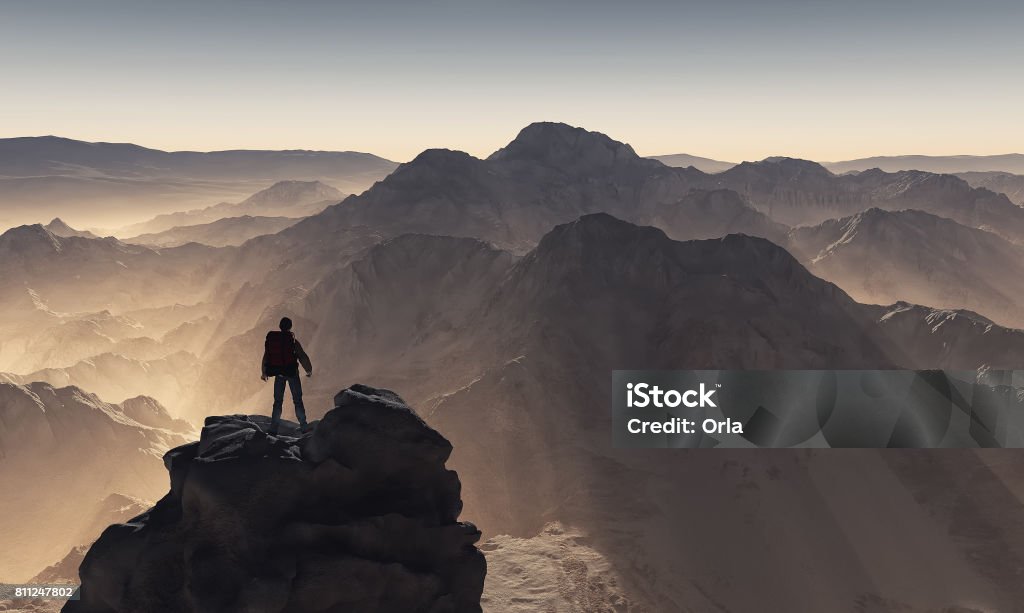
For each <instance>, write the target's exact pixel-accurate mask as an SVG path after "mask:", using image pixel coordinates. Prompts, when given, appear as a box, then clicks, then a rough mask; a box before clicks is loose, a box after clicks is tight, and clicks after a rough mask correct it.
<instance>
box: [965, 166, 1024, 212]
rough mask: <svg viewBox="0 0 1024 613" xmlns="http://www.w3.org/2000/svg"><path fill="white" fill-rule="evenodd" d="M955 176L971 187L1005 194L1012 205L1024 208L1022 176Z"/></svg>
mask: <svg viewBox="0 0 1024 613" xmlns="http://www.w3.org/2000/svg"><path fill="white" fill-rule="evenodd" d="M956 176H958V177H960V178H961V179H963V180H964V181H967V182H968V183H969V184H970V185H971V186H972V187H984V188H986V189H990V190H992V191H994V192H999V193H1002V194H1006V197H1007V198H1009V199H1010V200H1012V201H1013V202H1014V204H1017V205H1020V206H1024V174H1018V175H1015V174H1011V173H1008V172H958V173H957V174H956Z"/></svg>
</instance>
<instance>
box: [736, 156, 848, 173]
mask: <svg viewBox="0 0 1024 613" xmlns="http://www.w3.org/2000/svg"><path fill="white" fill-rule="evenodd" d="M751 164H753V165H756V166H762V167H763V166H768V165H771V166H774V167H776V168H778V169H780V170H783V171H786V172H787V173H806V174H812V175H823V176H831V175H832V173H831V172H830V171H829V170H828V169H827V168H825V167H824V166H822V165H821V164H819V163H817V162H812V161H810V160H803V159H800V158H791V157H785V156H771V157H766V158H765V159H763V160H761V161H760V162H751Z"/></svg>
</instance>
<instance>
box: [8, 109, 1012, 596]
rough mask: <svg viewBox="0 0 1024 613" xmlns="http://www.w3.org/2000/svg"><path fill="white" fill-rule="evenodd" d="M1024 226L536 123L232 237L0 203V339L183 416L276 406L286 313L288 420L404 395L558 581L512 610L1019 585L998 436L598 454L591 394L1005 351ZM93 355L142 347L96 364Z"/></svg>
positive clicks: (893, 183)
mask: <svg viewBox="0 0 1024 613" xmlns="http://www.w3.org/2000/svg"><path fill="white" fill-rule="evenodd" d="M1022 238H1024V209H1021V208H1020V207H1017V206H1016V205H1014V204H1013V203H1012V202H1010V201H1009V200H1008V199H1007V198H1006V197H1005V196H1003V195H1001V194H997V193H994V192H991V191H989V190H987V189H982V188H976V187H972V186H971V185H969V184H968V183H967V182H966V181H964V180H963V179H960V178H957V177H953V176H949V175H936V174H932V173H928V172H920V171H907V172H896V173H889V172H884V171H881V170H878V171H866V172H861V173H859V174H856V175H842V176H840V175H836V174H834V173H832V172H831V171H829V170H828V169H826V168H825V167H823V166H822V165H820V164H816V163H814V162H808V161H805V160H794V159H789V158H770V159H767V160H763V161H761V162H752V163H744V164H739V165H737V166H735V167H733V168H730V169H728V170H725V171H722V172H720V173H717V174H708V173H705V172H702V171H701V170H699V169H696V168H671V167H668V166H665V165H664V164H661V163H660V162H658V161H656V160H650V159H644V158H641V157H639V156H637V155H636V154H635V152H634V151H633V150H632V148H631V147H629V146H628V145H626V144H624V143H620V142H617V141H614V140H612V139H610V138H608V137H607V136H605V135H602V134H599V133H595V132H588V131H586V130H582V129H579V128H573V127H570V126H565V125H562V124H551V123H540V124H533V125H530V126H528V127H526V128H525V129H524V130H523V131H522V132H521V133H520V134H519V135H518V136H517V137H516V139H515V140H513V141H512V142H510V143H509V144H508V145H507V146H506V147H503V148H501V149H500V150H498V151H497V152H495V153H494V154H493V155H491V156H489V157H488V158H486V159H478V158H475V157H473V156H470V155H468V154H465V153H461V152H455V151H449V150H428V151H425V152H424V153H422V154H421V155H419V156H417V157H416V158H415V159H413V160H412V161H410V162H408V163H406V164H402V165H401V166H399V167H398V168H397V169H395V171H394V172H393V173H391V174H390V175H389V176H387V177H386V178H384V179H383V180H381V181H379V182H378V183H376V184H375V185H373V186H372V187H371V188H369V189H367V190H366V191H365V192H363V193H360V194H356V195H352V196H349V197H347V198H345V199H344V200H342V201H340V202H338V203H335V204H332V205H331V206H328V207H327V208H326V209H324V210H323V211H322V212H319V213H316V214H313V215H311V216H309V217H306V218H305V219H302V220H301V221H298V222H297V223H295V224H294V225H291V226H290V227H288V228H286V229H284V230H281V231H280V232H277V233H274V234H266V235H262V236H257V237H255V238H252V239H250V240H248V241H246V242H245V243H244V244H242V245H240V246H237V247H234V246H230V247H219V248H217V247H207V246H201V245H185V246H182V247H176V248H166V249H163V248H160V249H154V248H148V247H144V246H139V245H132V244H129V243H127V242H122V241H119V240H117V239H115V238H111V237H108V238H102V239H97V238H83V237H77V236H71V237H64V236H60V235H58V234H57V233H55V232H54V231H51V230H48V229H46V228H44V227H42V226H41V225H34V226H32V225H30V226H22V227H19V228H14V229H12V230H9V231H8V232H6V233H4V234H3V235H0V256H7V257H2V258H0V272H3V273H4V275H5V278H7V279H10V280H11V281H10V282H9V283H7V284H5V286H4V287H3V288H0V305H2V306H3V307H4V312H5V313H6V314H7V316H6V320H7V321H6V322H4V325H5V326H7V327H6V328H5V329H4V330H2V331H3V334H4V336H2V337H0V338H3V339H4V340H3V341H2V342H0V355H2V356H6V358H7V359H8V362H7V364H8V366H7V367H5V369H7V370H12V369H14V368H13V367H14V366H21V367H23V368H22V369H21V370H18V372H17V373H16V374H15V375H9V376H8V380H9V381H14V382H18V383H24V384H25V385H20V386H15V385H13V384H12V385H11V386H10V389H11V390H12V391H11V392H9V393H11V394H14V395H17V394H26V393H27V392H24V391H22V390H29V391H31V390H33V389H34V388H33V387H32V386H33V385H36V386H44V385H45V384H42V383H30V382H29V381H28V379H31V378H33V377H44V376H45V377H46V378H48V379H49V380H51V381H55V382H56V381H58V378H57V377H62V378H61V379H59V380H60V381H62V382H64V383H66V382H78V383H80V384H82V385H86V386H87V387H96V388H100V389H103V390H104V393H105V394H107V395H110V396H111V397H112V398H113V397H116V398H118V399H122V396H123V399H124V402H123V403H122V404H121V405H120V406H121V409H116V408H114V405H105V404H104V405H103V406H102V407H100V410H101V411H102V412H103V413H104V414H106V415H111V414H115V413H118V411H119V412H120V413H121V414H124V415H125V419H130V420H131V421H132V422H133V423H135V424H139V426H140V427H141V426H144V424H143V422H146V423H147V424H152V423H165V421H164V420H163V419H162V418H159V417H158V418H157V420H158V421H156V422H153V421H146V420H147V419H149V418H147V417H145V416H146V415H150V412H147V411H144V410H143V409H144V408H145V403H143V402H140V401H133V400H132V399H131V398H129V396H134V395H136V394H138V393H139V391H140V390H138V389H136V388H134V387H131V386H128V385H125V384H124V382H125V381H127V380H135V382H133V384H132V385H140V386H152V387H153V388H154V389H156V390H157V391H158V392H159V393H160V394H162V395H165V396H173V397H174V399H173V400H174V401H175V402H176V404H175V406H174V416H175V417H185V418H187V419H189V420H190V421H192V422H193V423H197V422H198V421H199V420H201V419H202V418H203V417H205V416H207V415H209V414H211V413H217V414H223V413H235V412H241V413H252V412H261V411H262V412H266V411H267V409H268V406H267V405H268V395H269V389H268V387H267V384H266V383H263V382H262V381H260V378H259V377H258V374H259V373H258V366H257V364H258V359H259V355H260V354H261V351H262V346H263V339H264V336H265V334H266V331H267V330H269V329H273V328H274V327H276V324H277V321H278V319H279V318H280V317H281V316H284V315H288V316H290V317H292V318H293V320H294V321H295V331H296V333H297V335H298V337H299V339H300V340H301V341H302V343H303V345H304V347H305V348H306V350H307V351H308V352H309V353H310V355H311V356H312V358H313V361H314V364H315V375H314V376H313V378H311V379H304V380H303V385H304V386H305V388H306V406H307V410H308V411H309V413H310V415H311V417H319V416H321V415H323V413H324V412H325V411H326V410H327V409H329V408H330V407H332V406H334V404H333V402H332V397H333V394H334V392H336V391H337V389H338V388H339V385H344V384H347V383H350V382H354V381H363V382H366V383H367V384H371V385H373V386H375V387H380V388H388V389H394V390H399V391H400V392H401V394H402V396H403V398H405V399H406V400H408V401H409V404H410V405H412V406H417V407H420V408H421V409H422V410H423V412H424V416H425V418H426V419H427V421H428V422H429V423H430V424H431V426H433V427H434V428H436V429H437V430H438V431H440V432H441V433H443V435H444V436H445V437H447V438H448V439H450V440H451V442H452V445H453V448H454V451H453V454H452V457H451V461H450V467H451V468H453V469H455V470H457V471H458V473H459V476H460V479H461V481H462V486H463V491H462V498H463V500H464V502H465V505H466V513H465V514H466V516H467V517H471V518H473V519H474V521H478V522H479V526H480V527H481V529H482V530H483V532H484V534H485V537H487V538H488V539H489V540H488V541H487V542H484V543H483V544H482V545H481V549H482V550H484V551H485V552H486V553H488V555H493V556H494V559H495V560H496V561H497V564H496V566H495V568H503V569H507V570H508V569H515V568H525V567H526V566H524V564H527V561H528V563H529V568H530V572H531V573H536V576H538V577H545V578H552V579H551V580H550V585H555V586H557V585H558V582H559V581H569V583H568V584H565V585H563V587H564V588H565V589H564V590H563V591H560V588H557V587H556V588H552V590H550V591H544V590H538V591H534V592H524V593H522V594H519V595H517V598H523V599H526V600H523V601H521V602H520V604H521V605H522V606H524V607H529V606H533V607H534V610H543V607H549V608H552V607H553V608H555V609H556V610H557V609H558V607H565V606H568V605H566V604H565V603H566V600H565V599H566V598H568V597H569V596H566V595H565V594H575V595H576V596H573V598H576V597H578V596H579V594H583V593H586V594H589V596H588V598H592V599H593V600H591V601H588V603H589V604H588V606H589V607H591V610H603V609H604V610H615V608H616V607H618V609H619V610H622V609H625V610H631V609H635V610H685V609H687V608H689V609H691V610H733V611H755V610H763V606H764V603H766V602H769V603H772V606H773V607H774V608H777V609H778V610H793V611H797V610H815V611H826V610H858V608H859V609H860V610H864V611H886V610H888V611H896V610H899V611H907V612H920V611H929V610H941V609H942V608H948V607H951V606H962V607H968V606H973V607H975V608H977V607H979V606H980V607H987V608H988V609H991V610H1012V607H1014V606H1016V605H1015V603H1019V602H1021V601H1024V591H1022V590H1021V587H1020V582H1019V580H1018V577H1017V574H1016V568H1017V564H1016V561H1017V560H1018V559H1019V558H1020V557H1022V556H1024V527H1022V526H1021V525H1018V523H1019V522H1017V521H1016V520H1015V518H1016V517H1019V514H1020V511H1021V510H1022V509H1021V503H1020V502H1019V501H1020V500H1021V497H1022V496H1024V478H1021V476H1020V475H1019V474H1018V473H1019V471H1015V470H1014V469H1013V463H1012V462H1007V461H1006V457H1007V456H1006V455H1005V454H1004V455H998V454H996V453H993V452H989V451H987V450H943V451H942V452H938V451H929V450H904V451H900V450H889V451H888V452H887V453H878V452H875V451H869V450H865V451H851V452H849V453H846V454H842V453H819V452H814V451H811V450H803V449H800V450H797V449H794V450H772V451H768V450H761V451H757V452H752V451H749V450H718V451H716V452H714V453H712V454H706V453H705V454H703V455H702V454H701V453H699V452H688V451H684V450H651V451H642V450H618V449H614V448H612V447H611V446H610V443H609V428H610V414H609V413H608V411H607V399H608V394H609V387H608V386H609V383H610V378H609V373H610V371H611V370H613V369H623V368H645V369H659V368H660V369H677V368H688V369H708V368H724V369H779V368H806V369H834V368H844V369H846V368H868V369H877V368H915V369H927V368H945V369H959V370H968V371H974V370H978V369H981V370H984V369H989V368H995V369H998V368H1015V369H1019V368H1020V367H1021V362H1022V361H1024V332H1022V331H1021V330H1018V329H1015V328H1013V327H1011V326H1012V325H1019V324H1017V323H1016V322H1018V321H1020V317H1021V313H1020V311H1019V310H1018V309H1017V308H1016V306H1015V304H1016V301H1018V297H1019V296H1021V289H1022V288H1021V286H1020V282H1019V281H1018V279H1019V278H1020V277H1021V275H1020V274H1019V273H1020V272H1021V271H1020V266H1021V264H1020V262H1021V258H1020V254H1021V249H1022V247H1021V246H1020V243H1021V239H1022ZM868 302H870V303H874V304H869V303H868ZM917 303H920V304H917ZM139 339H148V340H139ZM129 341H131V344H130V345H129ZM123 347H131V349H130V350H129V349H127V348H125V349H122V348H123ZM27 348H31V351H28V352H27V353H26V349H27ZM130 351H137V352H139V354H138V355H136V357H131V358H129V357H128V356H125V355H123V353H130ZM144 351H146V352H151V353H148V354H147V355H146V356H142V355H141V354H142V352H144ZM163 351H169V352H170V353H165V354H163V355H159V352H163ZM178 351H183V352H186V353H187V354H188V355H187V356H178V354H177V353H175V352H178ZM23 354H24V355H29V356H32V361H33V362H34V363H33V364H31V366H30V365H28V364H19V363H18V362H17V358H16V356H18V355H23ZM110 356H120V357H110ZM174 356H178V357H174ZM178 359H180V360H181V361H180V362H174V363H173V364H172V363H171V362H172V360H178ZM104 360H111V361H112V363H113V362H116V363H118V364H122V363H126V362H125V361H128V362H131V361H132V360H134V362H132V363H133V364H134V363H137V364H138V365H139V366H138V369H137V370H135V369H128V368H126V367H122V366H117V367H113V366H111V367H110V370H111V373H110V375H109V376H110V379H111V380H110V381H104V380H103V372H102V369H97V370H96V371H95V372H96V373H97V375H98V377H97V378H95V379H89V378H87V375H90V374H91V371H89V370H88V368H87V364H88V363H92V364H94V365H95V364H100V363H103V361H104ZM161 360H162V361H163V363H168V364H171V365H170V367H168V368H165V369H163V370H161V369H160V368H156V367H155V366H152V365H150V362H153V361H157V362H159V361H161ZM47 364H51V365H52V366H51V368H50V369H49V370H47V371H46V373H43V374H38V373H41V372H42V371H41V370H40V369H37V368H36V366H45V365H47ZM56 364H59V366H57V365H56ZM147 370H148V371H149V372H151V373H153V376H154V377H156V376H163V375H165V374H166V375H167V376H168V377H170V378H171V379H169V381H170V382H171V383H172V384H173V385H171V384H169V385H168V386H166V387H159V386H158V384H156V383H153V382H151V381H150V380H147V379H146V378H145V376H144V375H142V374H137V373H142V372H144V371H147ZM22 377H27V378H26V379H22ZM175 377H177V378H176V379H175ZM118 386H119V387H118ZM47 387H48V386H47ZM68 389H71V388H68ZM33 393H35V392H33ZM149 395H154V394H149ZM101 398H103V400H102V401H101V400H99V399H98V398H97V399H95V403H101V404H102V403H103V401H108V402H109V400H110V399H109V398H106V397H103V396H102V395H101ZM158 399H159V398H158ZM26 402H27V401H26ZM90 403H92V404H95V403H93V401H91V400H90V402H86V403H84V405H83V406H85V407H87V408H88V410H89V411H93V412H95V411H96V410H97V409H95V408H93V407H92V404H90ZM171 403H172V401H170V400H169V401H168V402H167V403H161V404H171ZM134 404H139V405H140V406H134ZM129 405H132V408H131V409H127V408H125V407H128V406H129ZM26 406H27V405H26ZM75 406H79V405H75ZM80 408H81V407H80ZM76 410H77V409H76ZM132 411H134V413H132V414H134V415H135V417H129V413H131V412H132ZM118 419H120V418H118ZM132 427H136V426H132ZM145 427H149V428H153V427H154V426H152V425H149V426H145ZM979 427H980V428H984V425H983V424H979ZM146 432H149V430H146ZM130 436H137V435H136V434H132V435H130ZM27 440H31V439H27ZM706 442H707V444H708V445H714V444H715V441H712V440H708V441H706ZM4 444H5V445H9V446H10V449H13V448H15V447H17V446H18V445H20V444H21V443H20V441H19V439H17V438H11V439H9V440H8V439H5V440H4ZM76 444H78V445H85V443H84V442H78V443H76ZM5 449H8V447H5ZM19 453H27V452H25V451H19ZM129 455H130V454H129ZM61 470H66V471H68V472H69V473H72V472H73V469H72V468H68V467H62V468H61ZM3 472H4V471H3V470H0V473H3ZM91 483H92V482H91ZM92 484H93V485H94V486H95V487H96V488H97V491H99V490H103V486H101V485H99V484H95V483H92ZM950 484H953V486H952V487H951V486H950ZM159 485H160V490H161V491H163V490H164V489H165V483H164V482H163V481H161V482H160V484H159ZM113 491H116V490H111V489H110V488H107V489H106V490H103V492H104V493H112V492H113ZM125 493H128V494H131V495H136V496H139V497H149V498H151V495H150V494H146V493H145V492H143V493H137V492H136V493H133V492H125ZM143 494H146V495H145V496H143ZM99 498H100V497H99V496H97V499H99ZM560 526H561V527H560ZM534 539H536V540H534ZM75 544H78V543H75V542H70V541H69V542H65V543H62V544H61V547H54V548H53V549H52V551H50V553H51V554H52V555H51V556H50V558H49V559H46V560H35V561H38V562H40V563H39V564H38V565H37V566H36V568H33V569H32V571H33V572H36V571H37V570H39V569H42V568H43V567H45V566H46V565H48V564H52V563H54V562H56V561H58V560H59V559H60V557H61V556H63V555H65V554H67V550H68V548H69V547H70V546H72V545H75ZM546 551H557V552H558V554H557V556H556V557H553V558H544V556H542V555H541V554H539V553H537V552H546ZM529 552H533V553H532V554H530V553H529ZM541 558H544V559H541ZM572 560H587V561H588V564H591V565H593V566H592V567H593V568H595V569H597V570H595V574H594V575H593V578H595V581H597V580H598V579H599V580H600V582H601V585H598V584H597V583H588V579H587V578H586V577H582V578H581V577H580V576H579V573H576V572H575V571H573V572H571V573H570V572H569V571H568V570H566V569H567V567H566V566H565V565H566V564H574V562H571V561H572ZM821 560H829V563H828V564H821V563H820V561H821ZM574 568H575V567H574ZM509 572H514V571H512V570H509ZM31 574H32V573H26V575H27V576H30V575H31ZM570 574H571V575H572V576H573V577H574V578H573V579H572V580H571V581H570V580H569V579H568V578H567V575H570ZM558 578H561V579H558ZM545 581H547V579H545ZM516 582H517V579H516V578H515V577H511V576H506V577H501V578H500V579H499V580H498V582H497V583H496V584H495V585H496V586H500V587H498V588H495V591H494V592H492V597H493V598H494V599H495V602H498V601H501V602H511V599H510V597H509V595H508V593H507V590H508V589H512V588H511V586H514V585H516ZM546 585H547V584H546ZM566 585H571V586H572V587H571V588H570V587H566ZM737 586H742V589H738V588H737ZM545 590H547V588H545ZM486 594H487V592H486V590H485V595H486ZM872 607H873V608H872Z"/></svg>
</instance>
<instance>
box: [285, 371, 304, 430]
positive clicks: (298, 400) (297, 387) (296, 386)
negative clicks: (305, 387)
mask: <svg viewBox="0 0 1024 613" xmlns="http://www.w3.org/2000/svg"><path fill="white" fill-rule="evenodd" d="M288 388H289V389H291V390H292V402H294V403H295V417H296V418H297V419H298V420H299V425H300V426H302V427H303V428H305V427H306V407H305V406H304V405H303V404H302V378H301V377H300V376H299V375H295V376H294V377H288Z"/></svg>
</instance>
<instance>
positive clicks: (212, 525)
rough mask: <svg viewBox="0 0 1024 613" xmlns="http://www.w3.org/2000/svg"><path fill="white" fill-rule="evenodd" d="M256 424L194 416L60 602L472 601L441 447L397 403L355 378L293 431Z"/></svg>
mask: <svg viewBox="0 0 1024 613" xmlns="http://www.w3.org/2000/svg"><path fill="white" fill-rule="evenodd" d="M268 426H269V418H267V417H263V416H246V415H232V416H225V417H210V418H208V419H207V420H206V426H205V427H204V428H203V431H202V435H201V437H200V440H199V441H198V442H195V443H191V444H189V445H185V446H182V447H178V448H176V449H174V450H172V451H170V452H168V453H167V455H166V456H165V458H164V462H165V464H166V465H167V468H168V470H169V472H170V476H171V490H170V492H169V493H168V494H167V495H166V496H165V497H164V498H163V499H162V500H160V501H159V502H158V503H157V504H156V505H155V506H154V507H153V508H152V509H150V510H149V511H148V512H146V513H144V514H142V515H140V516H139V517H137V518H135V519H133V520H132V521H130V522H128V523H126V524H117V525H113V526H110V527H109V528H107V530H106V531H105V532H104V533H103V535H102V536H101V537H100V538H99V540H98V541H96V543H95V544H94V545H93V546H92V548H91V550H90V551H89V553H88V554H87V555H86V557H85V560H84V561H83V563H82V565H81V568H80V570H79V574H80V577H81V580H82V588H81V600H79V601H70V602H69V603H68V604H67V605H66V606H65V608H64V610H65V611H69V612H72V613H82V612H101V611H104V612H105V611H118V612H128V611H268V612H269V611H303V612H312V611H346V612H357V611H395V612H403V613H405V612H414V611H423V612H431V613H440V612H459V613H462V612H467V611H480V596H481V593H482V591H483V583H484V575H485V573H486V565H485V561H484V557H483V554H482V553H480V551H479V550H478V549H477V548H476V547H475V546H474V543H475V542H476V541H477V540H478V539H479V537H480V532H479V531H478V530H477V529H476V527H475V526H473V524H470V523H461V522H459V521H458V515H459V513H460V512H461V510H462V501H461V498H460V487H461V486H460V483H459V479H458V476H457V475H456V473H455V472H454V471H450V470H447V469H445V461H446V460H447V458H448V456H449V454H450V453H451V451H452V447H451V445H450V444H449V443H448V441H447V440H446V439H445V438H444V437H443V436H441V435H440V434H439V433H438V432H436V431H435V430H433V429H431V428H430V427H429V426H427V425H426V423H425V422H423V420H422V419H420V418H419V417H418V416H417V415H416V413H414V412H413V411H412V409H410V408H409V407H408V406H406V405H405V403H404V402H403V401H402V399H401V398H399V397H398V396H397V395H396V394H394V393H393V392H390V391H387V390H378V389H373V388H369V387H365V386H361V385H357V386H353V387H351V388H349V389H346V390H344V391H342V392H340V393H339V394H338V395H337V396H336V397H335V407H334V409H333V410H331V411H329V412H328V413H327V414H326V415H325V416H324V418H323V419H322V420H320V421H319V422H314V423H313V424H312V427H311V428H310V429H309V431H308V432H301V431H300V430H299V429H298V427H297V426H296V425H295V424H291V423H289V422H282V427H281V429H280V433H279V434H278V435H270V434H268V433H267V430H268Z"/></svg>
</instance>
